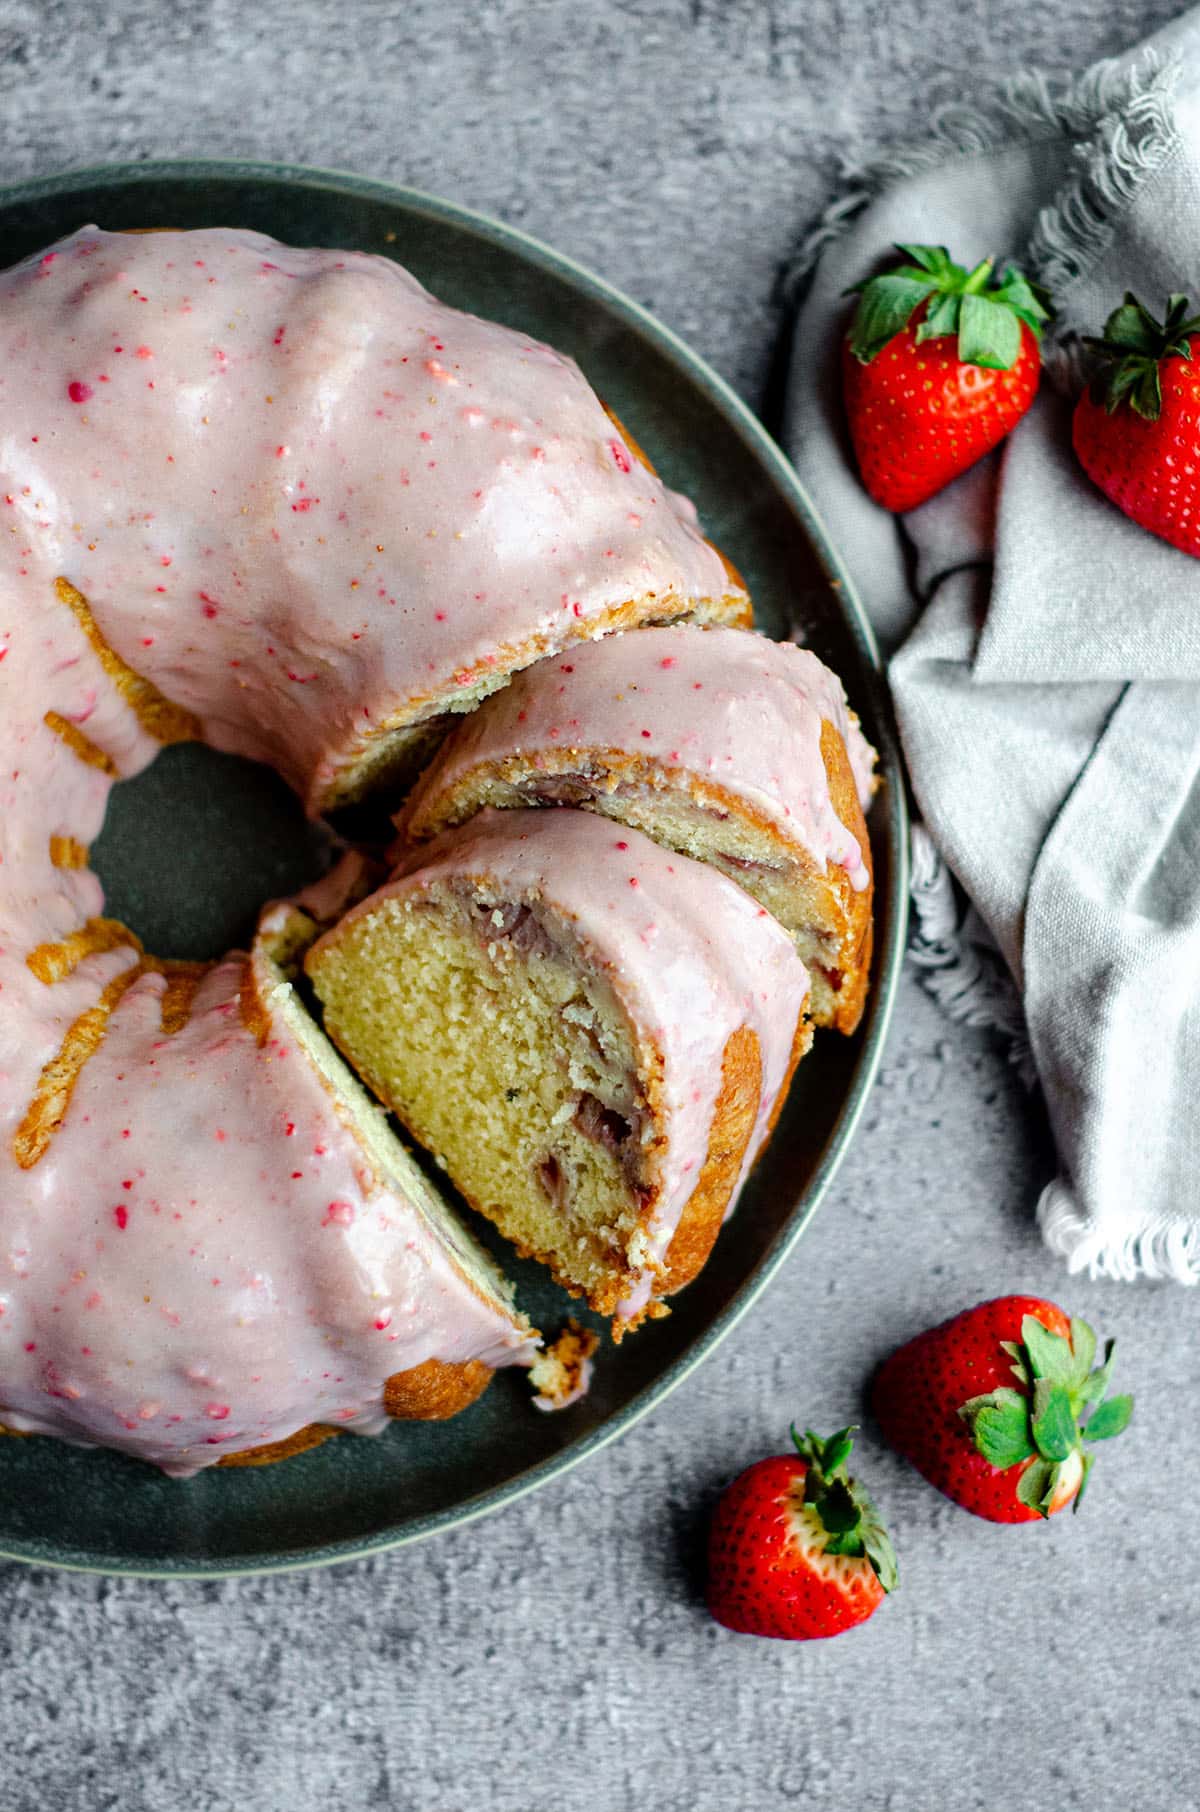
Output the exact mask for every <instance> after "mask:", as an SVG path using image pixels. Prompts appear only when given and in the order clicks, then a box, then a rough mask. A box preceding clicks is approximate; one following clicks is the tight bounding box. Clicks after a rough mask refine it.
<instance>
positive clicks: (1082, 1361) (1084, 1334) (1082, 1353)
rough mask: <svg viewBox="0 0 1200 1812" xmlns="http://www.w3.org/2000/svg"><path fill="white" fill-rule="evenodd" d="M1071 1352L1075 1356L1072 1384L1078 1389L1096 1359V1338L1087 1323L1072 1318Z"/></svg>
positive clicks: (1074, 1317)
mask: <svg viewBox="0 0 1200 1812" xmlns="http://www.w3.org/2000/svg"><path fill="white" fill-rule="evenodd" d="M1071 1351H1072V1352H1073V1353H1074V1355H1075V1364H1074V1367H1073V1376H1072V1379H1071V1383H1072V1385H1073V1386H1074V1387H1075V1388H1078V1386H1079V1385H1081V1384H1082V1383H1083V1382H1084V1380H1085V1379H1086V1378H1087V1375H1088V1373H1089V1372H1090V1371H1091V1369H1092V1365H1093V1363H1094V1362H1095V1358H1096V1336H1095V1333H1094V1332H1093V1330H1092V1329H1091V1328H1090V1327H1089V1326H1088V1324H1087V1322H1086V1321H1080V1320H1079V1318H1078V1316H1075V1315H1072V1317H1071Z"/></svg>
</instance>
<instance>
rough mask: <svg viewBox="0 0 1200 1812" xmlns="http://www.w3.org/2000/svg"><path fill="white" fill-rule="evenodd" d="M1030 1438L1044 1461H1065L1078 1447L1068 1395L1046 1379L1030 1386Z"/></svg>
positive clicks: (1062, 1387)
mask: <svg viewBox="0 0 1200 1812" xmlns="http://www.w3.org/2000/svg"><path fill="white" fill-rule="evenodd" d="M1033 1438H1034V1441H1035V1442H1036V1443H1037V1450H1038V1452H1039V1453H1040V1454H1041V1455H1042V1457H1043V1459H1047V1460H1065V1459H1066V1458H1067V1455H1068V1454H1070V1453H1073V1452H1074V1450H1075V1448H1076V1447H1077V1446H1078V1445H1079V1430H1078V1429H1077V1428H1076V1426H1075V1416H1074V1413H1073V1411H1072V1409H1071V1396H1070V1392H1069V1391H1068V1390H1067V1388H1066V1386H1065V1385H1062V1384H1052V1383H1051V1382H1050V1380H1049V1378H1039V1379H1038V1381H1037V1383H1036V1384H1035V1385H1034V1387H1033Z"/></svg>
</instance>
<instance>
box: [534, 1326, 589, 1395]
mask: <svg viewBox="0 0 1200 1812" xmlns="http://www.w3.org/2000/svg"><path fill="white" fill-rule="evenodd" d="M599 1344H600V1336H599V1335H598V1334H596V1333H594V1332H593V1331H592V1329H591V1328H585V1327H581V1326H580V1324H579V1322H577V1321H575V1320H570V1321H568V1322H567V1325H566V1327H565V1328H564V1329H563V1331H562V1333H561V1334H560V1335H559V1336H558V1339H557V1340H555V1341H552V1342H551V1344H550V1345H549V1346H548V1347H547V1348H546V1349H545V1351H544V1352H542V1353H539V1354H538V1356H537V1358H536V1359H535V1360H534V1362H533V1364H532V1365H531V1366H530V1368H529V1382H530V1383H531V1384H532V1385H533V1387H534V1389H535V1391H536V1392H537V1395H536V1396H535V1397H534V1399H533V1402H534V1408H535V1409H543V1410H556V1409H569V1408H570V1407H571V1405H572V1404H573V1403H578V1402H579V1401H580V1399H581V1398H583V1397H586V1395H587V1393H588V1388H589V1386H590V1385H591V1382H592V1355H593V1353H594V1352H595V1351H596V1348H597V1347H598V1346H599Z"/></svg>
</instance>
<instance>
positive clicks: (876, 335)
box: [842, 245, 1050, 510]
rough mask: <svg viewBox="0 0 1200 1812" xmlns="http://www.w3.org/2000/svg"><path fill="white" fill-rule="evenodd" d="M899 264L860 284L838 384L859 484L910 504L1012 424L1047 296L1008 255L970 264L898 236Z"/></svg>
mask: <svg viewBox="0 0 1200 1812" xmlns="http://www.w3.org/2000/svg"><path fill="white" fill-rule="evenodd" d="M896 250H897V251H898V252H899V253H900V254H901V256H902V258H903V260H904V262H903V263H901V264H898V265H895V266H893V267H892V268H891V269H890V270H887V271H885V272H884V273H883V274H882V275H881V276H878V277H871V278H868V280H867V281H866V282H865V283H860V284H858V285H857V286H856V287H857V290H858V292H859V295H858V306H857V308H856V309H855V311H854V319H853V321H852V322H851V325H850V331H849V333H848V334H847V335H846V338H845V341H844V343H843V346H842V388H843V392H844V395H845V399H846V413H847V415H848V416H849V420H850V438H851V440H852V441H853V442H854V451H855V454H856V455H857V457H858V465H859V470H860V472H861V473H862V480H863V483H864V484H865V485H866V487H867V490H868V491H869V492H870V493H871V496H872V497H873V498H874V499H875V501H876V503H880V504H882V505H883V507H884V509H885V510H912V509H915V508H916V506H917V505H918V504H919V503H924V502H925V501H926V499H927V498H929V497H932V496H933V495H934V493H935V492H936V491H940V490H942V489H943V488H944V487H945V486H946V485H948V484H949V483H950V480H951V479H952V478H957V477H958V475H959V473H960V472H965V471H966V470H967V467H968V466H973V465H974V464H975V462H976V460H979V459H982V458H983V456H984V454H985V453H990V452H991V450H992V448H993V447H995V446H998V445H999V443H1000V442H1001V441H1002V440H1003V439H1004V437H1005V435H1006V434H1009V433H1011V432H1012V430H1013V428H1015V427H1016V425H1017V423H1018V422H1019V421H1020V419H1021V417H1022V416H1023V415H1024V414H1025V411H1026V410H1027V409H1028V408H1029V406H1030V404H1031V403H1032V402H1033V399H1034V397H1035V396H1036V394H1037V387H1038V378H1039V377H1040V375H1041V356H1040V352H1039V348H1038V342H1039V340H1040V338H1041V331H1042V323H1043V322H1045V321H1048V320H1049V319H1050V308H1049V298H1048V297H1047V295H1046V293H1045V291H1044V290H1042V289H1039V288H1038V287H1037V286H1036V285H1035V284H1032V283H1030V282H1028V281H1027V280H1026V278H1025V277H1023V276H1022V274H1021V272H1020V271H1019V270H1017V269H1016V268H1015V267H1014V266H1012V265H1009V266H1008V267H1007V269H1006V270H1005V272H1004V275H1003V277H1002V278H1001V279H1000V281H999V282H996V281H995V280H994V279H993V277H992V261H991V259H990V258H985V259H984V261H983V263H982V264H977V265H976V266H975V269H974V270H972V271H968V270H966V269H964V267H963V266H962V265H961V264H953V263H951V261H950V256H949V254H948V252H947V251H946V248H945V246H941V245H899V246H897V247H896Z"/></svg>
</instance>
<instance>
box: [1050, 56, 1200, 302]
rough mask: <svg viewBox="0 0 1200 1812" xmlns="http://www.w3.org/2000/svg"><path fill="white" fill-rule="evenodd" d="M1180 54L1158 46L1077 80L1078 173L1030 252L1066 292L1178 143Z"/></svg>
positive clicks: (1057, 287) (1053, 284)
mask: <svg viewBox="0 0 1200 1812" xmlns="http://www.w3.org/2000/svg"><path fill="white" fill-rule="evenodd" d="M1179 72H1180V64H1179V60H1178V58H1172V59H1171V60H1169V61H1166V62H1164V61H1163V59H1162V58H1161V57H1160V56H1158V55H1157V54H1156V53H1155V52H1154V51H1147V52H1146V53H1145V55H1144V56H1143V57H1142V58H1141V59H1140V60H1139V61H1138V62H1137V63H1134V64H1133V65H1132V66H1130V67H1129V68H1126V69H1120V68H1119V67H1118V66H1117V65H1116V64H1114V63H1098V64H1096V66H1095V67H1094V68H1093V69H1089V70H1088V71H1087V72H1086V74H1084V75H1083V76H1081V77H1080V79H1079V81H1078V83H1076V85H1075V90H1074V95H1073V101H1074V112H1075V116H1076V118H1075V122H1074V123H1073V124H1072V125H1071V128H1070V130H1071V133H1072V136H1073V137H1076V138H1078V139H1080V140H1083V139H1084V135H1088V136H1087V138H1086V142H1080V143H1077V144H1076V145H1075V148H1074V154H1075V160H1076V170H1075V175H1074V176H1073V178H1072V179H1071V181H1070V182H1069V183H1067V185H1066V187H1065V188H1063V189H1062V190H1061V191H1060V192H1059V194H1058V196H1057V198H1056V199H1055V201H1054V203H1053V205H1052V206H1050V207H1047V208H1043V209H1042V211H1041V213H1040V214H1039V215H1038V217H1037V221H1036V223H1035V225H1034V229H1033V232H1032V234H1031V235H1030V240H1029V246H1028V250H1027V253H1026V257H1027V261H1028V265H1029V268H1030V274H1031V275H1032V276H1034V277H1035V278H1036V279H1037V281H1038V282H1039V283H1044V284H1045V286H1046V288H1047V289H1049V290H1051V291H1055V290H1060V289H1065V288H1066V286H1067V284H1069V283H1072V282H1074V281H1075V279H1076V278H1078V277H1081V276H1083V275H1084V273H1085V272H1086V271H1087V270H1089V269H1090V267H1091V266H1092V265H1093V264H1094V263H1095V261H1096V259H1097V258H1099V257H1100V256H1101V254H1102V253H1103V252H1105V251H1106V250H1107V248H1108V246H1109V245H1110V244H1111V243H1112V237H1113V233H1114V231H1115V228H1116V216H1117V214H1118V213H1119V212H1120V211H1121V210H1122V209H1124V208H1127V207H1128V206H1129V205H1130V203H1131V202H1133V201H1134V199H1135V198H1136V196H1137V193H1138V190H1139V189H1140V188H1141V187H1142V185H1143V183H1145V182H1146V180H1147V179H1148V178H1149V177H1151V176H1153V175H1154V173H1155V172H1156V171H1157V170H1159V169H1160V168H1161V167H1162V165H1163V163H1164V162H1165V161H1166V159H1167V158H1168V157H1169V156H1170V155H1171V153H1172V152H1173V151H1174V150H1175V149H1176V148H1177V146H1178V145H1179V143H1180V138H1179V132H1178V129H1177V127H1176V125H1175V120H1174V116H1173V114H1172V110H1171V97H1172V94H1173V92H1174V89H1175V86H1176V83H1177V81H1178V79H1179Z"/></svg>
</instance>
